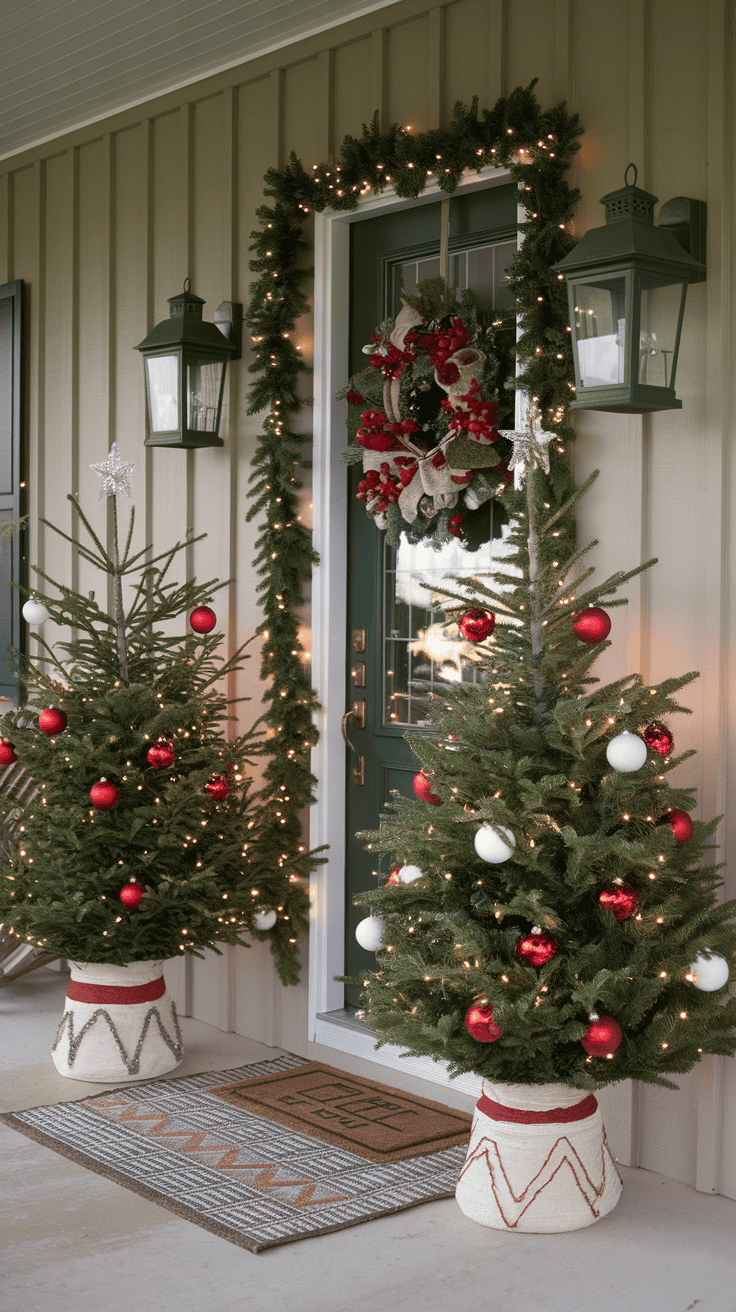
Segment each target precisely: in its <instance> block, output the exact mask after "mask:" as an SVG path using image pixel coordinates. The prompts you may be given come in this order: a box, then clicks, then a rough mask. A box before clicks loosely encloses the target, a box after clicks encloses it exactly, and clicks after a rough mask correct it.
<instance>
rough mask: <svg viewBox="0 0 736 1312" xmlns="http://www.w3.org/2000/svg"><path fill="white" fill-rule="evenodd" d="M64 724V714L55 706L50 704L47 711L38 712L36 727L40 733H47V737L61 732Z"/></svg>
mask: <svg viewBox="0 0 736 1312" xmlns="http://www.w3.org/2000/svg"><path fill="white" fill-rule="evenodd" d="M66 724H67V720H66V715H65V714H64V712H63V711H60V710H59V708H58V707H57V706H50V707H49V709H48V710H47V711H40V712H39V716H38V727H39V729H40V730H41V733H46V734H48V736H49V738H52V737H53V735H54V734H57V733H63V732H64V730H65V729H66Z"/></svg>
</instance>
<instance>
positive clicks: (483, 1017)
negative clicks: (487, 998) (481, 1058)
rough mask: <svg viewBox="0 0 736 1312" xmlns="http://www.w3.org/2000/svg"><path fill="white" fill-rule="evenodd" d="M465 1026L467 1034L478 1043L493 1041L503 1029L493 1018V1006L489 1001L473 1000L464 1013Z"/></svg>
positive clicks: (499, 1035) (498, 1037)
mask: <svg viewBox="0 0 736 1312" xmlns="http://www.w3.org/2000/svg"><path fill="white" fill-rule="evenodd" d="M465 1028H466V1030H467V1031H468V1034H470V1036H471V1037H472V1038H474V1039H477V1040H478V1042H479V1043H495V1041H496V1039H500V1037H501V1035H502V1034H503V1030H500V1029H499V1028H498V1025H497V1024H496V1022H495V1021H494V1019H493V1007H492V1006H491V1004H490V1002H486V1003H477V1002H474V1003H473V1005H472V1007H469V1008H468V1010H467V1012H466V1013H465Z"/></svg>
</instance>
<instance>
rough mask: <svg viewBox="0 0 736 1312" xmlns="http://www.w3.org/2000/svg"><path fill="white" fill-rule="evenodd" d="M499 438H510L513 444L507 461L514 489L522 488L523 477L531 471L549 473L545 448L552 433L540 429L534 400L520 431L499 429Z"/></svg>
mask: <svg viewBox="0 0 736 1312" xmlns="http://www.w3.org/2000/svg"><path fill="white" fill-rule="evenodd" d="M499 432H500V434H501V437H510V438H511V441H512V442H513V444H514V449H513V453H512V456H511V459H510V460H509V469H513V470H514V487H516V488H521V487H523V486H524V476H525V474H526V473H527V472H529V471H530V470H532V469H543V470H544V472H545V474H548V473H549V451H548V450H547V447H548V446H549V443H550V442H553V441H554V438H555V434H554V433H546V432H545V431H544V429H543V428H542V415H541V413H540V410H539V406H538V405H537V402H536V400H535V399H534V398H532V400H531V401H530V402H529V405H528V406H527V410H526V422H525V425H524V428H523V429H521V431H517V430H514V429H499Z"/></svg>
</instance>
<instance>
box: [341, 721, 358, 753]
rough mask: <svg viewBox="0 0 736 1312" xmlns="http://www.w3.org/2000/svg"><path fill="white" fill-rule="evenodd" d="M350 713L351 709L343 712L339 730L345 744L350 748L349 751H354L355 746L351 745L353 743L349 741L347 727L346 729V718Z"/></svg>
mask: <svg viewBox="0 0 736 1312" xmlns="http://www.w3.org/2000/svg"><path fill="white" fill-rule="evenodd" d="M352 714H353V712H352V711H346V712H345V714H344V715H343V717H342V720H341V721H340V728H341V730H342V736H343V738H344V739H345V742H346V743H347V745H348V747H349V748H350V750H351V752H354V751H355V748H354V747H353V744H352V743H351V741H350V739H349V738H348V729H347V724H348V719H349V718H350V716H351V715H352Z"/></svg>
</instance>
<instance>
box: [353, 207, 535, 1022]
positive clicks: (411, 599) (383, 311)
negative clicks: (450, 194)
mask: <svg viewBox="0 0 736 1312" xmlns="http://www.w3.org/2000/svg"><path fill="white" fill-rule="evenodd" d="M440 217H441V203H440V202H433V203H430V204H425V205H419V206H416V207H413V208H412V207H406V208H404V209H402V210H400V211H397V212H396V213H393V214H389V215H384V216H382V217H380V218H375V219H367V220H365V221H361V222H358V223H354V224H353V225H352V227H351V275H350V296H351V322H350V362H351V363H350V368H351V372H352V373H357V372H359V371H360V370H361V369H363V368H364V367H365V365H366V362H367V361H366V356H365V355H364V354H363V353H362V347H363V346H364V345H365V344H366V343H368V341H369V340H370V336H371V333H373V332H374V331H375V329H376V327H377V325H378V324H379V323H380V322H381V321H382V319H384V318H385V317H386V316H387V315H389V314H390V315H395V314H396V313H397V311H398V309H399V308H400V301H399V296H398V288H399V284H400V278H403V279H404V281H405V285H406V287H407V289H408V290H412V289H413V287H414V286H415V285H416V281H417V280H418V279H421V278H422V277H429V276H436V275H437V274H438V273H439V244H440ZM515 249H516V188H515V186H514V185H512V184H509V185H504V186H500V187H497V188H491V189H487V190H481V191H478V192H475V193H472V194H470V195H468V196H464V197H461V198H460V199H453V200H452V201H451V203H450V240H449V251H450V282H451V283H452V285H453V286H455V287H456V288H462V287H464V286H467V285H471V286H473V288H474V289H478V290H479V291H480V292H481V293H482V294H485V295H486V296H487V295H488V286H489V285H491V284H492V295H493V296H494V297H499V298H503V296H504V295H505V291H504V286H503V267H505V263H508V259H510V258H511V254H512V253H513V251H514V250H515ZM494 261H495V264H494ZM489 280H490V282H489ZM481 303H482V302H481ZM495 304H496V302H495V301H494V303H493V306H491V305H490V304H488V308H494V307H495ZM502 308H504V307H503V306H502ZM348 476H349V478H350V498H349V523H348V597H347V629H348V634H347V647H348V666H347V671H346V686H347V696H346V702H345V709H346V710H350V709H351V708H352V707H353V706H354V705H355V706H356V709H357V710H358V712H360V711H361V703H364V704H365V727H364V728H360V727H358V725H357V724H356V722H355V717H354V716H352V715H351V716H349V717H348V720H347V726H346V731H347V735H348V738H349V740H350V743H351V744H352V748H353V750H350V749H349V748H348V749H346V774H347V777H346V789H347V806H346V831H347V832H346V908H347V910H346V927H345V973H346V974H348V975H352V976H357V977H360V975H361V972H363V971H367V970H373V969H375V955H374V954H373V953H369V952H365V951H364V950H363V949H362V948H361V947H359V946H358V944H357V942H356V940H355V927H356V925H357V924H358V922H359V921H360V920H362V919H363V918H364V916H365V914H366V912H365V910H364V908H362V907H355V906H354V905H353V899H354V898H355V896H356V894H358V893H360V892H363V891H364V890H366V889H370V888H373V887H375V882H376V881H375V875H374V874H373V872H374V871H376V870H378V869H379V868H380V869H383V870H384V872H385V870H386V868H387V866H386V860H385V858H384V859H383V866H382V867H379V865H378V858H377V857H376V856H375V854H373V853H372V852H367V851H366V850H365V846H364V844H365V840H361V839H357V838H356V837H355V835H356V833H357V832H360V831H365V830H374V829H376V828H377V827H378V819H379V815H380V812H381V810H382V808H383V806H384V804H385V803H386V802H388V801H390V796H391V792H392V791H398V792H399V793H401V794H403V795H404V796H405V797H410V798H411V797H413V796H414V790H413V786H412V781H413V777H414V774H415V773H416V771H417V770H418V768H419V765H418V762H417V759H416V757H415V756H414V754H413V752H412V750H411V746H410V743H409V742H407V740H406V737H405V735H406V734H407V731H408V732H409V733H410V734H417V733H422V732H426V731H427V722H426V719H425V718H424V716H425V713H426V707H425V703H424V700H423V698H422V688H423V686H424V683H425V681H426V679H427V677H428V675H427V671H428V670H431V669H433V668H434V667H433V666H432V665H431V663H430V662H428V659H427V656H426V652H424V651H423V649H422V642H426V634H427V632H428V630H429V628H430V627H431V624H432V621H433V620H434V618H435V614H436V613H432V612H431V611H430V610H429V609H428V608H427V607H428V603H427V602H426V601H425V600H422V597H421V591H417V588H416V587H414V589H413V590H412V584H411V582H407V581H406V580H407V575H406V573H405V572H402V571H403V565H402V566H401V568H400V567H399V558H398V556H397V553H396V552H393V551H391V550H390V549H388V548H386V547H385V539H384V534H382V533H381V532H379V531H378V530H377V529H376V527H375V525H374V524H373V523H372V522H371V521H370V520H369V519H368V517H367V515H366V513H365V508H364V505H363V502H362V501H358V500H357V499H356V496H355V493H356V492H357V489H358V482H359V480H360V479H361V478H362V476H363V475H362V470H361V469H360V467H359V466H357V465H352V466H350V468H349V474H348ZM458 550H462V548H461V547H459V546H458V545H457V544H456V545H455V547H454V551H455V552H457V551H458ZM430 554H431V555H432V561H431V570H432V572H433V574H434V573H435V571H438V572H439V574H440V575H441V574H443V573H445V572H447V571H448V570H450V569H453V570H454V569H455V568H456V558H455V559H453V560H452V561H450V562H448V563H447V564H446V565H443V564H442V556H443V554H444V553H439V555H437V554H436V553H430ZM478 564H479V561H478V559H477V558H474V559H473V564H472V568H477V567H478ZM428 568H430V567H429V566H427V564H426V562H422V569H423V570H425V571H426V570H427V569H428ZM397 570H399V572H398V573H397ZM363 630H364V631H365V648H364V650H363V651H356V650H355V648H354V643H353V635H354V634H355V633H357V634H358V635H359V637H360V635H361V634H362V631H363ZM392 635H395V636H392ZM412 640H413V641H412ZM429 677H433V676H432V675H431V674H430V676H429ZM463 677H466V676H465V675H463ZM395 689H398V690H399V691H398V692H397V691H394V690H395ZM392 714H393V715H395V717H396V723H392V721H391V716H392ZM361 758H362V779H363V783H362V784H361V783H359V782H356V778H355V774H354V771H355V769H356V767H359V762H360V759H361ZM358 777H360V770H359V776H358ZM395 858H396V860H397V861H400V860H401V853H400V852H397V853H395ZM359 1002H360V989H359V988H355V987H350V988H347V989H346V1004H347V1005H348V1006H358V1005H359Z"/></svg>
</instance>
